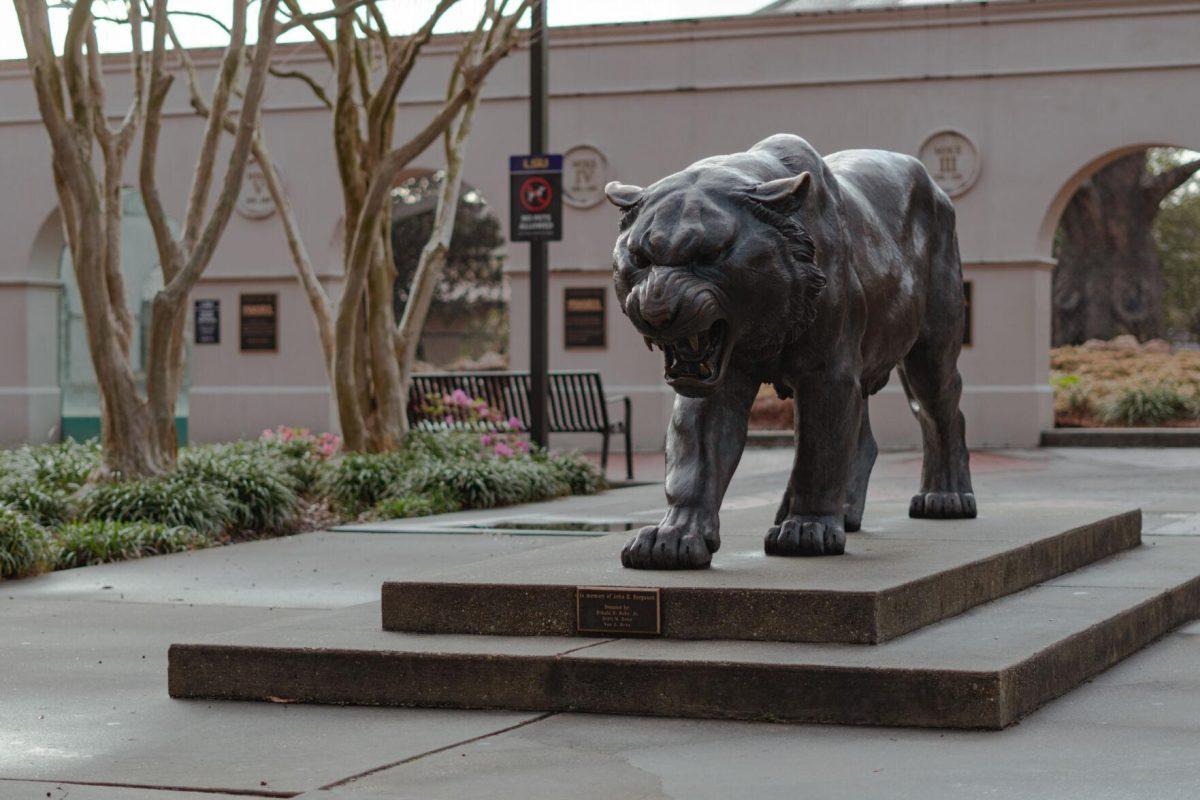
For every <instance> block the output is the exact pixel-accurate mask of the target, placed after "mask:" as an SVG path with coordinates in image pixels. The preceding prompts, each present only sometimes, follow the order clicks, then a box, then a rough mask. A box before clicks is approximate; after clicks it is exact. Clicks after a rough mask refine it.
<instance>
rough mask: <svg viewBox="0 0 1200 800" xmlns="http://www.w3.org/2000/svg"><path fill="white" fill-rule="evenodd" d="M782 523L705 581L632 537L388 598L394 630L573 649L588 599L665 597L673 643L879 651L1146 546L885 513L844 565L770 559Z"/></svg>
mask: <svg viewBox="0 0 1200 800" xmlns="http://www.w3.org/2000/svg"><path fill="white" fill-rule="evenodd" d="M773 514H774V510H773V509H770V508H766V509H759V510H757V511H754V512H743V513H741V514H737V513H730V514H725V515H722V525H723V527H724V529H725V531H726V533H725V534H724V537H723V542H722V546H721V549H720V550H719V551H718V552H717V553H716V555H715V556H714V559H713V565H712V567H711V568H709V569H706V570H686V571H648V570H630V569H625V568H623V567H622V566H621V564H620V561H619V555H620V552H621V547H622V546H623V544H624V543H625V540H626V539H627V538H628V534H624V533H621V534H614V535H612V536H604V537H599V538H595V539H591V540H588V541H580V542H575V543H572V544H570V545H566V546H563V547H553V548H542V549H538V550H533V551H529V552H525V553H519V554H514V555H512V556H506V557H504V558H498V559H492V560H489V561H487V562H484V563H479V564H475V565H472V566H468V567H463V568H458V569H451V570H446V571H441V572H438V573H436V574H434V575H432V576H431V577H430V579H429V580H423V581H391V582H387V583H385V584H384V585H383V627H384V628H385V629H386V630H391V631H406V632H410V633H469V634H489V635H501V636H573V635H575V634H576V631H577V607H576V592H577V589H578V587H643V588H651V589H657V590H658V593H659V608H660V613H659V616H660V618H661V633H662V635H663V636H665V637H666V638H671V639H705V640H714V639H746V640H754V641H776V642H852V643H859V644H875V643H879V642H885V641H887V640H889V639H893V638H895V637H897V636H900V635H903V634H905V633H908V632H909V631H912V630H916V629H917V628H920V627H921V626H923V625H928V624H930V623H932V622H937V621H938V620H941V619H945V618H947V617H951V616H954V615H955V614H960V613H962V612H963V611H966V610H967V609H969V608H972V607H974V606H977V605H979V604H980V603H986V602H988V601H990V600H995V599H996V598H998V597H1003V596H1005V595H1007V594H1011V593H1013V592H1016V591H1019V590H1021V589H1024V588H1026V587H1028V586H1032V585H1034V584H1036V583H1040V582H1042V581H1046V580H1049V579H1051V578H1054V577H1057V576H1059V575H1063V574H1065V573H1068V572H1071V571H1072V570H1075V569H1078V568H1079V567H1081V566H1084V565H1086V564H1090V563H1092V562H1094V561H1097V560H1099V559H1101V558H1106V557H1108V556H1110V555H1113V554H1114V553H1117V552H1120V551H1121V550H1125V549H1127V548H1129V547H1133V546H1135V545H1137V543H1138V542H1139V541H1140V537H1141V512H1139V511H1123V512H1122V511H1118V509H1116V508H1114V507H1104V506H1101V507H1093V508H1078V507H1059V506H1054V505H1050V504H1037V505H1031V504H1029V503H1008V504H1005V503H994V502H985V503H983V505H982V508H981V511H980V517H979V518H978V519H974V520H914V519H909V517H908V507H907V505H901V504H894V503H893V504H878V505H875V506H872V507H871V508H870V509H869V515H870V516H869V518H868V520H867V527H866V528H865V529H864V530H863V531H861V532H859V533H852V534H850V535H849V538H848V541H847V545H846V554H845V555H843V556H838V557H836V558H771V557H767V556H765V555H764V553H763V546H762V541H763V534H764V533H765V531H766V529H767V526H768V525H770V523H771V518H772V517H773Z"/></svg>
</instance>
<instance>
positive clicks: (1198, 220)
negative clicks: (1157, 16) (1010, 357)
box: [1043, 145, 1200, 427]
mask: <svg viewBox="0 0 1200 800" xmlns="http://www.w3.org/2000/svg"><path fill="white" fill-rule="evenodd" d="M1043 227H1044V228H1049V229H1051V230H1052V237H1051V240H1050V247H1051V248H1052V252H1053V256H1054V259H1055V267H1054V271H1053V274H1052V289H1051V304H1050V305H1051V315H1052V324H1051V331H1052V341H1051V350H1050V362H1051V363H1050V368H1051V383H1052V385H1053V388H1054V393H1055V424H1056V425H1058V426H1060V427H1063V426H1067V427H1077V426H1085V427H1099V426H1159V425H1167V426H1175V425H1194V424H1197V422H1198V421H1200V152H1196V151H1194V150H1190V149H1184V148H1181V147H1169V146H1153V147H1147V146H1144V145H1139V146H1134V147H1126V148H1120V149H1118V150H1115V151H1112V152H1110V153H1107V154H1105V155H1104V156H1103V157H1101V158H1098V159H1095V160H1094V161H1092V162H1090V163H1089V165H1087V166H1086V167H1085V168H1083V169H1082V170H1080V171H1078V172H1077V173H1076V174H1075V175H1074V176H1072V178H1071V180H1070V181H1068V183H1067V184H1066V185H1065V186H1064V187H1063V189H1062V190H1061V191H1060V192H1059V195H1058V196H1057V197H1056V198H1055V202H1054V204H1053V205H1052V207H1051V210H1050V212H1049V213H1048V215H1047V219H1046V222H1045V223H1044V225H1043Z"/></svg>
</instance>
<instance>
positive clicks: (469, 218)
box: [392, 171, 505, 360]
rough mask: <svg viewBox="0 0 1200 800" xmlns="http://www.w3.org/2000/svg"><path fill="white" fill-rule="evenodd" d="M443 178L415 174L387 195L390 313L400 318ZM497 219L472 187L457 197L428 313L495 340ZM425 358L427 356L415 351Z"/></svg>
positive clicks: (499, 306) (499, 273)
mask: <svg viewBox="0 0 1200 800" xmlns="http://www.w3.org/2000/svg"><path fill="white" fill-rule="evenodd" d="M444 180H445V173H444V172H442V171H439V172H432V173H426V174H422V175H415V176H413V177H410V178H408V179H406V180H404V181H402V182H401V183H400V184H399V185H398V186H397V187H396V189H395V190H394V191H393V193H392V254H393V260H394V262H395V265H396V281H395V303H394V305H395V313H396V315H397V316H398V317H399V316H401V315H402V314H403V311H404V307H405V306H406V305H407V303H408V301H409V298H410V296H411V293H410V289H411V287H412V285H413V279H414V278H415V277H416V273H417V268H418V267H419V265H420V254H421V247H422V246H423V245H424V243H425V242H427V241H429V237H430V235H431V234H432V233H433V222H434V213H435V211H436V207H437V196H438V193H439V191H440V189H441V186H442V182H443V181H444ZM504 243H505V239H504V232H503V231H502V230H501V227H500V221H499V220H498V219H497V218H496V215H495V214H494V213H493V212H492V209H491V207H490V206H489V205H488V204H487V201H486V200H484V198H483V195H481V194H480V193H479V192H478V191H476V190H475V189H473V188H471V187H467V188H466V189H465V190H464V191H462V192H461V193H460V195H459V198H458V210H457V213H456V214H455V217H454V230H453V233H452V235H451V237H450V248H449V250H448V252H447V254H446V262H445V266H444V267H443V270H442V276H441V280H440V281H439V282H438V284H437V288H436V289H435V291H434V294H433V298H432V301H431V303H430V310H429V313H430V314H432V315H434V316H437V317H441V318H443V319H445V318H453V319H455V320H458V321H460V322H461V323H462V324H463V326H464V332H465V333H466V335H467V336H471V335H479V336H485V337H488V336H489V335H491V336H490V338H492V339H493V341H494V340H496V336H495V335H494V334H497V331H496V330H495V328H496V327H497V326H496V322H497V317H499V316H500V315H501V314H502V312H503V307H504V301H503V298H502V296H501V290H502V277H503V264H504V259H503V257H502V255H501V254H500V248H501V247H502V246H503V245H504ZM418 355H419V356H420V357H421V358H424V359H426V360H428V355H427V354H425V353H418Z"/></svg>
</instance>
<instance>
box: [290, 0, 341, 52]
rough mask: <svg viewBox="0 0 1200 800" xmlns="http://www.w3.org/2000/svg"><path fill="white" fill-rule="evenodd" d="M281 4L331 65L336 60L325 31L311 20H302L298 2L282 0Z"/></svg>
mask: <svg viewBox="0 0 1200 800" xmlns="http://www.w3.org/2000/svg"><path fill="white" fill-rule="evenodd" d="M283 4H284V5H285V6H287V9H288V11H289V12H290V13H291V15H292V18H293V19H299V20H301V24H302V25H303V26H304V29H305V30H306V31H308V34H309V35H310V36H312V38H313V41H314V42H316V43H317V46H318V47H320V48H321V52H322V53H324V54H325V59H326V60H327V61H328V62H329V63H330V64H331V65H332V64H333V63H334V61H335V59H336V55H335V54H334V52H333V45H332V44H330V43H329V37H328V36H326V35H325V31H323V30H321V29H320V28H318V27H317V23H316V22H314V21H313V20H311V19H305V18H304V16H305V15H304V12H303V11H302V10H301V8H300V2H299V0H283Z"/></svg>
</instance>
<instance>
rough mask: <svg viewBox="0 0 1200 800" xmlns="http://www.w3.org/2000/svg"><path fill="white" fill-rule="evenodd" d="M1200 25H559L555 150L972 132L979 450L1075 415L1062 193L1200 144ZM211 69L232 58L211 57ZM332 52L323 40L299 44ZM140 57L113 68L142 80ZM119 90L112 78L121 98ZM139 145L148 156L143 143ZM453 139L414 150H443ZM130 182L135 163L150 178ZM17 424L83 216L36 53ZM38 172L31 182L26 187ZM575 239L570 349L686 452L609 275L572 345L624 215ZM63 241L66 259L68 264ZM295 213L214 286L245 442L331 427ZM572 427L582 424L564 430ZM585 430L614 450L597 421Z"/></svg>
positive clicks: (199, 392)
mask: <svg viewBox="0 0 1200 800" xmlns="http://www.w3.org/2000/svg"><path fill="white" fill-rule="evenodd" d="M1196 30H1200V2H1196V1H1195V0H1187V1H1184V0H1062V1H1061V2H1060V1H1059V0H1045V1H1043V2H1027V1H1026V0H994V2H990V3H979V4H976V3H961V4H956V5H954V6H928V7H919V6H918V7H902V8H898V9H891V10H878V11H861V12H840V13H816V14H800V15H795V16H786V17H754V16H751V17H739V18H729V19H715V20H704V21H686V22H665V23H648V24H634V25H614V26H594V27H581V28H556V29H554V30H553V31H552V37H551V39H552V48H551V54H550V68H551V69H550V72H551V95H552V98H551V100H552V101H551V104H550V113H551V119H550V131H551V136H550V140H551V142H550V143H551V149H552V150H555V151H559V152H561V151H564V150H567V149H568V148H570V147H572V146H574V145H578V144H582V143H588V144H591V145H592V146H594V147H596V148H598V149H599V150H600V151H601V152H603V153H604V155H605V156H606V158H607V160H608V164H609V174H608V176H607V177H609V178H614V179H620V180H622V181H625V182H630V183H640V184H645V183H649V182H652V181H653V180H655V179H657V178H659V177H662V176H663V175H666V174H668V173H670V172H672V171H675V170H678V169H680V168H682V167H684V166H686V165H687V164H689V163H691V162H692V161H694V160H696V159H698V158H701V157H704V156H707V155H711V154H714V153H721V152H730V151H734V150H741V149H745V148H746V147H749V146H750V145H751V144H753V143H754V142H756V141H758V140H759V139H761V138H763V137H765V136H767V135H770V134H772V133H776V132H781V131H785V132H792V133H797V134H800V135H802V136H804V137H805V138H807V139H808V140H809V141H810V142H812V143H813V145H814V146H816V147H817V149H818V150H820V151H822V152H825V153H829V152H833V151H835V150H839V149H845V148H853V147H875V148H883V149H890V150H897V151H900V152H906V153H913V154H916V153H917V152H918V149H919V148H920V147H921V144H922V143H923V142H924V141H925V140H926V139H927V138H928V137H929V135H930V134H931V133H934V132H936V131H941V130H946V129H953V130H957V131H960V132H962V133H963V134H965V135H966V136H967V137H969V139H970V140H971V141H972V142H973V144H974V145H975V147H976V148H977V150H978V153H979V159H980V164H981V170H980V172H979V176H978V180H977V181H976V182H975V184H974V185H973V186H972V187H971V188H970V189H969V190H968V191H966V192H965V193H964V194H962V195H961V196H960V197H958V198H956V200H955V204H956V207H957V209H958V215H959V237H960V243H961V249H962V256H963V261H964V266H965V270H964V277H965V279H966V280H968V281H970V282H971V283H972V287H973V289H972V291H973V332H972V345H971V346H970V347H969V348H967V349H965V350H964V353H963V356H962V360H961V366H962V371H963V375H964V379H965V382H966V388H965V393H964V401H963V406H964V411H965V413H966V416H967V426H968V432H969V438H970V440H971V442H972V443H973V444H977V445H979V444H990V445H1033V444H1035V443H1036V441H1037V436H1038V433H1039V431H1040V430H1041V429H1043V428H1044V427H1047V426H1049V425H1050V424H1052V408H1051V395H1050V390H1049V387H1048V385H1047V360H1048V347H1049V341H1050V330H1049V324H1050V300H1049V293H1050V277H1051V269H1052V266H1053V262H1052V260H1051V257H1052V243H1053V242H1052V240H1053V234H1054V230H1055V228H1056V226H1057V220H1058V217H1059V215H1060V214H1061V211H1062V208H1063V207H1064V206H1065V204H1066V201H1067V200H1068V199H1069V197H1070V195H1071V193H1072V192H1073V191H1074V189H1075V188H1076V187H1077V186H1078V184H1079V183H1080V182H1081V181H1082V180H1083V179H1085V178H1086V177H1087V176H1088V175H1090V174H1091V173H1092V172H1093V171H1094V170H1096V169H1097V168H1099V167H1100V166H1102V165H1103V164H1105V163H1107V162H1108V161H1110V160H1112V159H1113V158H1116V157H1117V156H1119V155H1121V154H1123V153H1125V152H1129V151H1130V150H1133V149H1136V148H1140V147H1145V146H1149V145H1174V146H1182V147H1191V148H1193V149H1200V58H1198V57H1197V56H1196V43H1195V36H1194V33H1195V31H1196ZM454 44H455V43H454V41H453V40H452V39H450V40H438V41H435V42H434V43H433V44H431V45H430V48H429V50H428V52H427V54H426V56H424V57H423V59H422V62H421V64H420V65H419V66H418V69H417V70H416V72H415V73H414V76H413V81H412V83H411V85H410V87H409V88H408V90H407V91H406V93H405V96H404V99H403V100H402V104H401V105H402V107H401V109H400V114H399V119H400V124H401V128H402V130H401V131H399V135H403V134H404V133H405V131H410V130H413V129H415V128H416V127H417V126H418V125H420V124H422V123H423V122H424V121H425V120H427V119H428V118H429V116H430V115H431V114H432V113H433V112H434V109H435V108H436V104H437V102H438V98H440V96H441V94H442V89H443V86H442V81H443V76H444V75H445V70H446V68H447V65H448V63H449V60H450V59H451V58H452V57H453V53H454ZM198 57H199V58H200V60H201V61H202V62H204V63H206V64H208V65H209V66H210V67H211V65H212V64H213V63H214V58H215V54H211V53H199V54H198ZM289 59H290V61H291V63H293V64H295V65H296V66H300V67H303V68H305V69H310V70H313V71H315V72H318V73H320V72H321V69H322V68H321V63H320V61H319V56H318V55H317V54H315V53H314V52H313V51H311V49H309V50H304V49H303V48H299V49H296V50H294V51H292V52H290V53H289ZM123 63H124V60H123V59H113V60H112V65H111V66H110V67H109V68H108V69H107V71H108V72H109V73H110V75H112V76H113V77H114V79H115V80H116V81H117V82H118V83H119V81H120V80H121V79H122V76H123V73H122V69H123V67H122V64H123ZM526 76H527V58H526V56H525V55H524V53H519V54H517V55H515V56H514V57H512V58H511V59H509V60H508V61H507V62H505V63H503V64H502V65H501V66H500V67H499V68H498V70H497V72H496V73H495V74H494V76H493V78H492V80H491V81H490V83H489V85H488V87H487V89H486V91H485V96H484V102H483V103H482V104H481V107H480V111H479V114H478V116H477V118H476V123H475V130H474V137H473V139H472V141H471V145H470V152H469V154H468V159H467V164H466V170H465V178H466V180H467V181H469V182H470V183H471V184H472V185H474V186H475V187H477V188H478V189H479V190H480V191H481V192H482V193H483V194H484V196H485V197H486V198H487V199H488V200H489V201H490V202H491V203H492V205H493V207H494V208H495V209H496V210H497V211H498V212H499V213H500V215H501V216H502V217H505V216H506V214H507V192H508V187H507V182H508V176H507V157H508V156H509V155H510V154H514V153H521V152H524V151H525V149H526V143H527V138H526V136H527V120H526V114H527V99H526V96H525V92H526ZM307 91H308V90H307V89H306V88H305V87H303V86H302V85H300V84H299V83H298V82H295V81H290V82H289V81H273V82H272V83H271V84H270V87H269V94H268V97H267V102H266V109H265V113H264V118H265V120H266V125H267V128H268V134H269V137H270V141H271V146H272V149H273V151H274V153H275V156H276V159H277V161H278V164H279V166H280V168H281V170H282V172H283V175H284V177H285V180H286V182H287V184H288V186H289V188H290V190H291V193H292V196H293V198H294V201H295V203H296V205H297V210H298V213H299V215H300V220H301V225H302V228H303V230H304V231H305V236H306V240H307V243H308V247H309V249H310V251H311V253H312V256H313V258H314V260H315V262H316V263H317V266H318V268H319V270H321V271H322V272H323V273H324V274H325V275H326V276H327V279H328V281H327V282H328V285H329V286H330V288H331V290H334V291H336V284H337V276H338V275H339V274H340V271H341V270H340V266H339V252H340V244H339V241H340V240H339V234H338V231H339V215H340V200H339V198H338V190H337V182H336V176H335V174H334V171H333V164H332V160H331V158H330V155H329V154H330V142H329V138H330V135H329V122H328V115H327V112H326V111H325V110H324V109H323V108H320V107H319V106H318V104H317V103H316V102H315V101H314V100H313V99H312V97H311V95H310V94H308V93H307ZM122 94H123V92H122V90H121V87H120V86H114V88H113V89H112V90H111V91H110V97H111V98H112V103H113V110H114V113H118V112H119V109H120V102H121V101H120V98H121V97H122ZM184 94H185V93H184V92H182V90H180V91H177V92H176V93H174V94H173V95H172V97H171V99H170V100H169V101H168V107H169V117H168V120H167V132H166V135H164V137H163V141H164V147H163V151H162V153H161V154H160V160H159V161H160V172H161V174H162V181H163V190H164V195H165V197H166V200H167V203H168V207H169V208H171V209H173V210H174V211H175V213H176V215H179V214H181V213H182V204H183V202H184V195H185V192H186V187H187V185H188V180H189V178H190V174H191V167H192V158H193V154H194V153H195V150H196V146H197V143H198V138H199V135H200V126H199V125H198V123H197V120H196V119H195V118H194V117H193V116H192V115H191V113H190V111H189V110H188V108H187V106H186V97H185V96H184ZM131 164H133V165H135V164H136V156H135V158H134V159H132V160H131ZM438 166H439V156H438V153H437V148H433V149H431V150H430V151H429V152H427V153H425V154H424V155H423V156H422V157H421V158H420V159H418V162H417V163H415V164H413V167H414V168H421V167H425V168H437V167H438ZM133 168H134V167H131V173H130V175H129V177H128V182H129V183H130V184H135V183H136V175H135V174H134V173H133V172H132V169H133ZM0 185H2V186H4V187H6V194H5V196H4V199H3V200H0V202H3V203H4V206H3V209H4V213H3V214H0V242H3V243H4V248H3V249H2V250H0V313H3V318H2V319H0V332H2V333H3V334H5V338H4V348H3V351H2V353H0V366H2V367H3V370H2V374H3V375H4V376H5V377H4V378H3V380H0V384H3V385H0V439H3V440H4V441H6V442H12V441H20V440H42V439H45V438H48V437H49V436H52V434H50V433H48V432H47V431H50V430H52V428H53V422H54V418H55V414H56V411H55V406H56V402H57V395H56V390H57V378H56V375H57V368H56V358H57V356H56V353H57V330H56V328H57V313H56V303H57V301H56V299H55V291H56V290H55V286H56V281H57V280H58V276H57V274H56V264H57V253H58V251H59V249H61V234H60V233H57V232H56V226H55V225H54V224H52V220H53V213H54V207H55V201H54V196H53V191H52V186H51V180H50V174H49V153H48V150H47V146H46V143H45V137H44V134H43V132H42V130H41V128H40V125H39V123H38V121H37V116H36V109H35V106H34V103H33V97H32V92H31V90H30V87H29V79H28V76H27V75H26V73H25V66H24V64H23V63H19V62H10V63H3V64H0ZM14 187H19V188H14ZM565 226H566V236H565V239H564V241H563V242H561V243H557V244H553V245H551V248H550V254H551V263H552V267H553V274H552V283H551V308H550V320H551V321H550V335H551V340H550V345H551V365H552V367H555V368H568V367H570V368H593V367H594V368H596V369H599V370H601V372H602V373H603V375H604V381H605V384H606V385H607V386H608V387H609V388H610V389H611V390H612V391H614V392H617V393H623V394H628V395H629V396H631V397H632V398H633V401H634V406H635V410H634V419H635V425H636V427H635V438H636V444H637V446H638V447H639V448H642V449H650V448H656V447H659V446H661V442H662V437H663V432H664V430H665V422H666V419H667V416H668V414H669V409H670V405H671V401H672V395H671V393H670V392H669V390H668V389H666V387H665V386H664V385H663V383H662V380H661V365H660V364H659V361H658V359H657V358H656V357H655V356H653V355H652V354H650V353H648V352H647V351H646V349H645V347H644V346H643V344H642V343H641V340H640V337H638V336H637V335H636V333H635V332H634V331H633V329H632V327H631V326H629V325H628V324H627V323H626V322H625V321H624V319H623V318H622V317H620V315H619V310H618V308H617V306H616V302H615V297H613V295H612V294H611V293H610V294H608V300H609V307H608V319H607V322H606V324H607V333H608V346H607V348H606V349H604V350H601V351H575V350H572V351H569V352H568V351H566V350H564V349H563V347H562V324H563V317H562V307H561V306H562V294H563V289H564V288H565V287H567V286H600V287H608V286H609V275H608V270H609V265H610V261H611V256H610V252H611V247H612V243H613V239H614V235H615V227H616V214H615V212H614V210H613V209H611V208H610V207H609V206H607V205H606V204H601V205H598V206H595V207H593V208H588V209H574V208H567V209H566V211H565ZM527 250H528V248H526V247H525V246H523V245H519V244H518V245H510V246H509V247H508V253H507V255H508V262H507V276H508V279H509V281H510V284H511V296H512V325H511V329H512V337H511V342H510V350H511V352H512V354H513V361H514V366H516V367H521V366H524V364H525V363H526V362H525V354H526V353H527V350H528V315H527V293H528V281H527V275H526V264H527V261H526V258H527V256H526V254H527ZM51 261H53V263H51ZM291 270H292V268H291V264H290V261H289V258H288V255H287V251H286V248H285V247H284V242H283V238H282V234H281V232H280V229H279V224H278V221H277V219H275V218H273V217H272V218H267V219H262V220H253V219H247V218H244V217H241V216H235V217H234V219H233V221H232V223H231V224H230V226H229V230H228V233H227V234H226V236H225V239H224V240H223V241H222V242H221V245H220V247H219V249H218V251H217V254H216V257H215V259H214V261H213V264H212V266H211V268H210V269H209V272H208V274H207V276H206V278H205V280H204V282H203V283H202V284H201V286H200V287H199V288H198V289H197V291H196V293H195V296H196V297H197V298H202V297H217V298H219V299H221V304H222V325H223V330H222V344H221V345H219V346H211V345H210V346H197V347H195V348H194V349H193V361H192V372H191V387H192V388H191V397H190V406H191V420H190V426H191V430H192V437H193V438H194V439H197V440H209V439H224V438H230V437H233V436H238V435H246V434H252V433H256V432H257V431H258V430H261V429H262V428H263V427H267V426H269V425H274V424H280V423H289V424H304V425H308V426H311V427H332V426H333V424H334V417H333V416H332V415H331V414H330V409H329V400H328V394H327V392H325V391H324V390H323V389H322V387H323V384H324V378H323V373H322V369H321V365H320V361H319V356H318V352H319V350H318V347H317V344H316V341H317V340H316V337H315V334H314V332H313V329H312V323H311V319H310V317H309V316H308V310H307V307H306V303H305V301H304V298H303V295H302V294H301V293H300V292H299V289H298V287H297V285H296V282H295V280H294V278H293V277H292V272H291ZM263 291H269V292H278V293H279V307H280V347H279V351H278V352H277V353H274V354H262V353H255V354H249V353H240V352H238V350H237V344H236V329H235V328H234V326H235V325H236V313H237V294H238V293H239V292H263ZM872 415H873V418H874V422H875V428H876V431H877V434H878V436H879V438H880V440H881V442H882V443H884V444H885V445H899V444H915V443H916V442H917V429H916V425H915V423H914V422H913V421H912V419H911V418H910V416H909V414H908V411H907V408H906V406H905V403H904V400H903V396H902V394H900V393H899V389H898V386H897V385H896V384H895V383H893V384H892V385H889V386H888V387H887V388H886V389H885V390H884V391H883V392H882V393H881V394H880V395H878V396H877V397H876V398H875V399H874V400H873V403H872ZM563 443H573V442H567V441H565V440H564V442H563ZM580 443H582V444H585V445H591V446H594V438H593V439H584V440H582V441H581V442H580Z"/></svg>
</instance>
